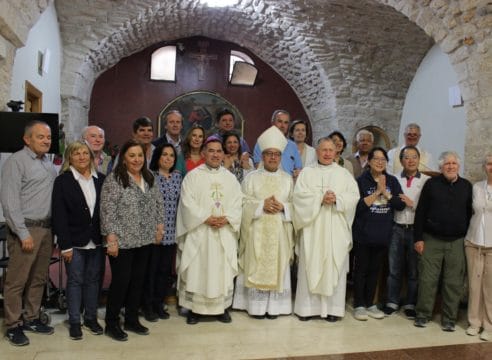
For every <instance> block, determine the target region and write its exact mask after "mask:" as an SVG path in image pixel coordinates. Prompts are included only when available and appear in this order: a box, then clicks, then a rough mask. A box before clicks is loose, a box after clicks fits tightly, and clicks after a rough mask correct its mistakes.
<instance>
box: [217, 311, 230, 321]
mask: <svg viewBox="0 0 492 360" xmlns="http://www.w3.org/2000/svg"><path fill="white" fill-rule="evenodd" d="M217 320H219V321H220V322H222V323H226V324H227V323H230V322H231V321H232V319H231V315H229V312H228V311H227V310H224V313H223V314H220V315H217Z"/></svg>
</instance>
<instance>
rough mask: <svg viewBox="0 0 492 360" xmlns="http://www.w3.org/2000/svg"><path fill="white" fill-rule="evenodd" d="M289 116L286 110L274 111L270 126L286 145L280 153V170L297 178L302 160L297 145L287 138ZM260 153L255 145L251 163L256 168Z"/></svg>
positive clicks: (260, 158)
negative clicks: (277, 132) (283, 139)
mask: <svg viewBox="0 0 492 360" xmlns="http://www.w3.org/2000/svg"><path fill="white" fill-rule="evenodd" d="M289 123H290V114H289V112H288V111H286V110H275V111H274V112H273V115H272V125H274V126H276V127H277V128H278V129H279V130H280V131H281V132H282V134H284V137H285V138H286V140H287V145H286V147H285V149H284V151H282V159H281V162H280V163H281V165H282V169H283V170H284V171H285V172H286V173H288V174H289V175H292V176H293V177H294V179H295V178H297V175H299V172H300V171H301V169H302V160H301V156H300V155H299V150H297V145H296V143H295V142H293V141H292V140H290V139H288V138H287V133H288V131H289ZM261 160H262V152H261V149H260V146H259V145H258V143H257V144H256V145H255V149H254V151H253V162H254V164H255V166H256V167H258V166H259V165H260V164H261Z"/></svg>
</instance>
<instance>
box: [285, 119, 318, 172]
mask: <svg viewBox="0 0 492 360" xmlns="http://www.w3.org/2000/svg"><path fill="white" fill-rule="evenodd" d="M307 130H308V129H307V123H306V122H305V121H303V120H294V121H293V122H292V124H291V125H290V128H289V138H290V139H291V140H292V141H294V142H295V143H296V145H297V150H299V155H301V161H302V167H305V166H309V165H315V164H316V163H317V162H318V159H317V157H316V150H315V149H314V148H313V147H312V146H309V145H308V144H306V138H307Z"/></svg>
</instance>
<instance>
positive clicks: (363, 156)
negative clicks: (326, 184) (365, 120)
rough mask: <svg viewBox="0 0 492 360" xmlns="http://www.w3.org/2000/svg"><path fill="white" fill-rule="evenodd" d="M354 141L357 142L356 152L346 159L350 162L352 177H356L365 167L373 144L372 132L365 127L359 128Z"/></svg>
mask: <svg viewBox="0 0 492 360" xmlns="http://www.w3.org/2000/svg"><path fill="white" fill-rule="evenodd" d="M355 141H356V143H357V152H356V153H355V154H353V155H351V156H349V157H347V160H348V161H350V162H351V163H352V166H353V168H354V177H355V178H356V179H357V178H358V177H359V176H361V175H362V172H363V171H364V170H365V169H367V156H368V155H369V151H371V149H372V147H373V145H374V134H373V133H372V132H370V131H369V130H366V129H362V130H359V132H358V133H357V135H356V136H355Z"/></svg>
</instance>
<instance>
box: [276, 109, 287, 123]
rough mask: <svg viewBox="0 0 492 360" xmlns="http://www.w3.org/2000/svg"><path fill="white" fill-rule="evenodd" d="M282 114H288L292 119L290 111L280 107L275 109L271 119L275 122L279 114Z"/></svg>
mask: <svg viewBox="0 0 492 360" xmlns="http://www.w3.org/2000/svg"><path fill="white" fill-rule="evenodd" d="M280 114H285V115H287V116H288V117H289V120H290V113H289V112H288V111H287V110H282V109H279V110H275V111H274V112H273V114H272V119H271V123H272V124H273V123H274V122H275V120H277V116H278V115H280Z"/></svg>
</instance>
